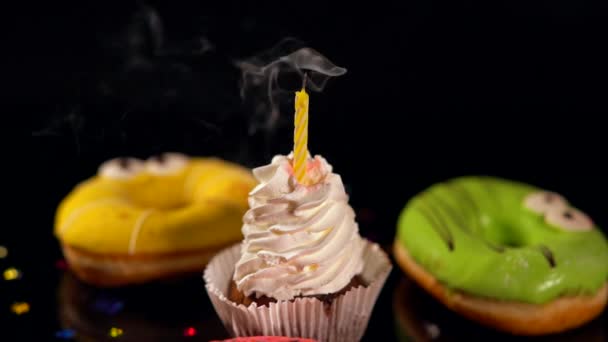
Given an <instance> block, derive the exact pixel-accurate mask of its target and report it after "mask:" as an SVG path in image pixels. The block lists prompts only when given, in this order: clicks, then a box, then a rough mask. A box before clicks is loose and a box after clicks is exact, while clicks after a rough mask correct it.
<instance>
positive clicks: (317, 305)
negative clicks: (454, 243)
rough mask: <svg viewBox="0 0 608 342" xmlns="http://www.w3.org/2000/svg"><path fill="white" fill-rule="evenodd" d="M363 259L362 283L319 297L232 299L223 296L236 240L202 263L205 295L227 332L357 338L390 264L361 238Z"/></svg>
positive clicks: (234, 258) (327, 341)
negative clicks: (327, 298) (263, 301)
mask: <svg viewBox="0 0 608 342" xmlns="http://www.w3.org/2000/svg"><path fill="white" fill-rule="evenodd" d="M365 242H366V243H365V247H364V252H363V258H364V262H365V265H364V267H363V272H362V273H361V277H362V278H363V280H364V281H365V282H366V283H367V284H368V285H367V286H365V287H363V286H359V287H356V288H353V289H351V290H349V291H347V292H346V293H344V294H343V295H340V296H339V297H336V298H334V299H333V300H332V302H331V304H326V303H323V302H322V301H320V300H318V299H316V298H296V299H294V300H293V301H280V302H277V303H270V305H268V306H257V304H255V303H254V304H251V305H249V306H245V305H243V304H236V303H234V302H232V301H230V300H229V299H228V298H227V295H228V288H229V285H230V282H231V280H232V275H233V272H234V266H235V264H236V262H237V261H238V259H239V258H240V255H241V246H240V244H237V245H234V246H232V247H229V248H226V249H224V250H223V251H221V252H220V253H219V254H217V255H216V256H215V257H214V258H213V259H212V260H211V261H210V263H209V264H208V266H207V268H206V269H205V273H204V276H203V277H204V279H205V283H206V285H205V287H206V289H207V293H208V295H209V298H211V302H212V303H213V306H214V308H215V311H216V312H217V314H218V316H219V317H220V319H221V320H222V322H223V323H224V326H225V327H226V329H227V330H228V332H229V333H230V334H231V335H232V336H233V337H240V336H259V335H263V336H289V337H302V338H310V339H315V340H318V341H323V342H332V341H359V340H361V338H362V337H363V334H364V333H365V330H366V329H367V324H368V322H369V319H370V317H371V314H372V310H373V307H374V305H375V303H376V300H377V299H378V295H379V294H380V291H381V290H382V287H383V286H384V283H385V281H386V279H387V277H388V275H389V273H390V271H391V270H392V264H391V262H390V260H389V258H388V256H387V255H386V253H384V251H382V249H381V248H380V247H379V246H378V245H377V244H375V243H371V242H369V241H365Z"/></svg>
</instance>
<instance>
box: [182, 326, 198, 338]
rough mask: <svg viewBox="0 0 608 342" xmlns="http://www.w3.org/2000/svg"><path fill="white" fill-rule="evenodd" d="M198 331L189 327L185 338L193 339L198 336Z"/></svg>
mask: <svg viewBox="0 0 608 342" xmlns="http://www.w3.org/2000/svg"><path fill="white" fill-rule="evenodd" d="M196 334H197V331H196V329H195V328H194V327H187V328H186V329H184V336H186V337H192V336H196Z"/></svg>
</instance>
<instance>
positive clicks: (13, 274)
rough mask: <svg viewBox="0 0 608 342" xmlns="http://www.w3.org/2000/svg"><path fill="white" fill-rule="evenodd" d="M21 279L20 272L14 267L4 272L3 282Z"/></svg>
mask: <svg viewBox="0 0 608 342" xmlns="http://www.w3.org/2000/svg"><path fill="white" fill-rule="evenodd" d="M19 278H21V272H19V270H18V269H16V268H14V267H10V268H7V269H6V270H4V280H15V279H19Z"/></svg>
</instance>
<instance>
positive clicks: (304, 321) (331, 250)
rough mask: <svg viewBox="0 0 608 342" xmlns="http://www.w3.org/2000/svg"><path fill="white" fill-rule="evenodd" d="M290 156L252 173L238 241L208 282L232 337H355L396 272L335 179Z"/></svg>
mask: <svg viewBox="0 0 608 342" xmlns="http://www.w3.org/2000/svg"><path fill="white" fill-rule="evenodd" d="M293 159H294V157H293V154H290V155H289V156H284V155H278V156H275V157H274V158H273V159H272V162H271V163H270V164H269V165H266V166H262V167H259V168H256V169H254V170H253V173H254V176H255V177H256V179H257V180H258V182H259V184H258V185H257V186H256V187H255V188H254V189H253V190H252V191H251V192H250V194H249V210H248V211H247V212H246V213H245V215H244V217H243V222H244V224H243V227H242V232H243V235H244V240H243V241H242V243H240V244H237V245H234V246H232V247H230V248H227V249H225V250H223V251H222V252H220V253H219V254H218V255H216V256H215V257H214V258H213V259H212V260H211V262H210V263H209V265H208V266H207V268H206V270H205V273H204V279H205V282H206V289H207V292H208V294H209V296H210V298H211V301H212V303H213V305H214V307H215V310H216V311H217V313H218V315H219V316H220V318H221V320H222V321H223V323H224V325H225V327H226V329H227V330H228V332H229V333H230V334H231V335H232V336H237V337H238V336H291V337H302V338H309V339H315V340H319V341H358V340H360V339H361V338H362V336H363V334H364V332H365V330H366V328H367V324H368V321H369V318H370V316H371V314H372V310H373V306H374V304H375V302H376V299H377V297H378V295H379V293H380V291H381V289H382V287H383V285H384V282H385V280H386V278H387V276H388V274H389V273H390V271H391V269H392V265H391V263H390V261H389V259H388V257H387V255H386V254H385V253H384V252H383V251H382V250H381V248H380V247H379V246H378V245H377V244H374V243H371V242H369V241H367V240H366V239H364V238H362V237H361V236H360V235H359V229H358V225H357V222H356V219H355V213H354V211H353V209H352V208H351V207H350V205H349V203H348V195H347V194H346V192H345V189H344V185H343V183H342V179H341V177H340V175H338V174H336V173H333V170H332V166H331V165H330V164H329V163H328V162H327V161H326V160H325V159H324V158H323V157H322V156H319V155H317V156H315V157H314V158H310V156H308V158H306V178H305V181H298V180H297V178H296V176H295V173H296V172H295V171H294V168H293V165H294V160H293Z"/></svg>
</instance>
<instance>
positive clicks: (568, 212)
mask: <svg viewBox="0 0 608 342" xmlns="http://www.w3.org/2000/svg"><path fill="white" fill-rule="evenodd" d="M564 217H565V218H567V219H572V218H574V215H572V213H571V212H570V211H565V212H564Z"/></svg>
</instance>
